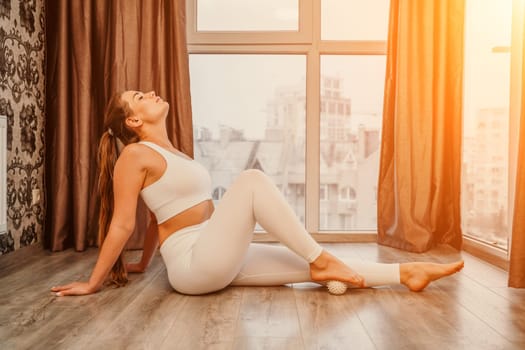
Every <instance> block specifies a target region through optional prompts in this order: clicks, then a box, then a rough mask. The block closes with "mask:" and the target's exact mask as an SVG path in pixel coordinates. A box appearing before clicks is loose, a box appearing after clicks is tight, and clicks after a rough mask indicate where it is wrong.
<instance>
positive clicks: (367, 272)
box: [231, 243, 401, 287]
mask: <svg viewBox="0 0 525 350" xmlns="http://www.w3.org/2000/svg"><path fill="white" fill-rule="evenodd" d="M343 262H344V263H345V264H347V265H348V266H350V267H351V268H352V269H353V270H354V271H355V272H357V273H358V274H360V275H361V276H363V278H364V280H365V287H376V286H384V285H391V284H399V283H401V281H400V270H399V264H380V263H374V262H364V261H360V260H346V259H343ZM301 282H313V281H312V279H311V276H310V266H309V264H308V263H307V262H306V261H305V260H304V259H301V258H300V257H299V256H297V255H296V254H294V253H292V252H291V251H290V250H289V249H286V248H285V247H279V246H271V245H267V244H258V243H253V244H251V245H250V247H249V249H248V254H247V255H246V258H245V259H244V262H243V266H242V269H241V271H240V272H239V274H238V275H237V277H235V279H234V280H233V281H232V283H231V284H232V285H237V286H275V285H283V284H287V283H301Z"/></svg>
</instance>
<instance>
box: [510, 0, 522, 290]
mask: <svg viewBox="0 0 525 350" xmlns="http://www.w3.org/2000/svg"><path fill="white" fill-rule="evenodd" d="M522 11H523V13H522V14H521V15H522V16H525V7H522ZM522 18H523V17H522ZM522 23H523V25H524V27H523V29H522V30H523V31H522V33H521V35H522V38H523V43H522V52H521V60H522V62H521V116H520V131H519V148H518V166H517V172H516V190H515V191H516V196H515V201H514V219H513V224H512V242H511V246H510V266H509V287H515V288H525V21H523V22H522Z"/></svg>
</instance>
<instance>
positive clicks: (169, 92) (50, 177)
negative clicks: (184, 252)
mask: <svg viewBox="0 0 525 350" xmlns="http://www.w3.org/2000/svg"><path fill="white" fill-rule="evenodd" d="M46 16H47V18H46V20H47V24H46V36H47V40H46V42H47V62H46V64H47V86H46V114H47V117H46V118H47V119H46V195H47V198H46V203H47V213H46V225H45V239H44V241H45V245H46V246H47V247H48V248H50V249H51V250H53V251H56V250H62V249H65V248H67V247H71V246H73V247H74V248H75V249H76V250H83V249H85V248H86V246H88V245H92V244H95V243H96V231H97V218H98V213H97V196H96V182H97V171H96V169H97V166H96V151H97V145H98V140H99V137H100V135H101V134H102V132H103V130H102V128H103V118H104V115H103V111H104V107H105V104H106V103H107V101H108V99H109V97H110V96H111V95H112V94H113V93H114V92H117V91H124V90H127V89H133V90H143V91H149V90H155V91H156V92H157V94H159V95H160V96H162V97H163V98H165V99H166V100H167V101H169V102H170V106H171V107H170V115H169V116H168V132H169V135H170V137H171V140H172V141H173V143H174V145H175V146H176V147H178V148H179V149H181V150H182V151H184V152H186V153H187V154H189V155H192V154H193V141H192V122H191V105H190V92H189V69H188V54H187V48H186V38H185V35H186V31H185V1H184V0H148V1H141V0H111V1H108V0H92V1H70V0H47V1H46ZM139 211H140V215H138V216H139V218H140V220H139V222H138V225H137V230H136V231H137V232H138V235H135V236H134V238H133V239H132V241H133V242H132V244H131V245H132V246H133V245H138V246H140V244H141V241H142V240H143V237H141V235H140V233H141V232H143V231H144V229H145V225H146V223H145V220H147V219H146V218H147V212H146V210H144V208H142V209H139Z"/></svg>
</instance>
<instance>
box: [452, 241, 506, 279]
mask: <svg viewBox="0 0 525 350" xmlns="http://www.w3.org/2000/svg"><path fill="white" fill-rule="evenodd" d="M462 249H463V250H464V251H466V252H467V253H469V254H471V255H473V256H475V257H476V258H479V259H481V260H483V261H486V262H488V263H489V264H492V265H495V266H497V267H499V268H501V269H503V270H505V271H509V258H508V255H507V251H505V250H503V249H500V248H496V247H493V246H491V245H489V244H486V243H483V242H480V241H478V240H475V239H472V238H470V237H466V236H463V248H462Z"/></svg>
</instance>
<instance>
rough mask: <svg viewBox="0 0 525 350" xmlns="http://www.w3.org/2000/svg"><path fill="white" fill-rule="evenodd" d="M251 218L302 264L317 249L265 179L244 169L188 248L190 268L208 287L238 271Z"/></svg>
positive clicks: (220, 285) (223, 282) (318, 251)
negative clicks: (190, 256)
mask: <svg viewBox="0 0 525 350" xmlns="http://www.w3.org/2000/svg"><path fill="white" fill-rule="evenodd" d="M256 222H258V223H259V224H260V225H261V226H262V227H263V228H264V229H265V230H266V231H268V232H271V233H272V234H273V235H275V236H276V237H277V238H278V239H279V240H280V242H281V243H283V244H284V245H285V246H287V247H288V248H289V249H291V250H292V251H293V252H295V253H296V254H298V255H299V256H301V257H302V258H303V259H305V260H306V262H312V261H314V260H315V259H316V258H317V257H318V256H319V255H320V254H321V252H322V248H321V246H320V245H319V244H318V243H317V242H316V241H315V240H314V239H313V238H312V237H311V236H310V234H309V233H308V232H307V231H306V230H305V228H304V226H303V225H302V223H301V222H300V221H299V220H298V218H297V216H296V214H295V213H294V211H293V210H292V208H291V207H290V206H289V204H288V203H287V202H286V200H285V199H284V197H283V195H282V194H281V192H280V191H279V190H278V189H277V187H276V186H275V185H274V184H273V183H272V181H271V179H269V178H268V177H267V176H266V175H264V173H262V172H260V171H257V170H247V171H244V172H242V173H241V175H239V177H238V178H237V179H236V181H235V182H234V183H233V184H232V186H231V187H230V188H229V189H228V191H226V193H225V194H224V196H223V197H222V199H221V201H220V202H219V204H218V205H217V208H216V210H215V212H214V213H213V215H212V216H211V218H210V220H209V222H208V224H207V225H206V227H205V228H203V229H202V231H201V233H200V236H199V238H198V239H197V241H196V242H195V245H194V246H193V248H192V258H191V265H190V266H191V269H192V270H193V271H194V273H197V274H202V275H204V276H206V277H207V278H209V283H208V284H207V285H206V286H205V287H206V288H207V289H209V290H208V291H212V290H217V289H221V288H224V287H225V286H226V285H228V284H230V283H231V281H232V280H233V279H234V278H235V276H236V275H237V274H238V273H239V271H240V270H241V267H242V265H243V261H244V259H245V256H246V253H247V250H248V247H249V245H250V243H251V240H252V236H253V230H254V228H255V224H256ZM266 260H267V262H268V261H270V260H271V259H270V258H267V259H266ZM306 266H307V265H306ZM200 289H205V288H204V286H202V288H200Z"/></svg>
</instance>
